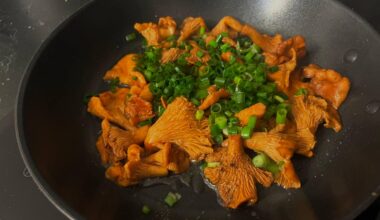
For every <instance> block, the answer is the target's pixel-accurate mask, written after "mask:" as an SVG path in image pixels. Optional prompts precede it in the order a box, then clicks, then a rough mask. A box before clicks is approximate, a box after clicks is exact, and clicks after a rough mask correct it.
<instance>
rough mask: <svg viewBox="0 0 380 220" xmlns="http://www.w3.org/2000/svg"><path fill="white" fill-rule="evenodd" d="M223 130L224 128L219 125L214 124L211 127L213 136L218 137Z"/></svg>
mask: <svg viewBox="0 0 380 220" xmlns="http://www.w3.org/2000/svg"><path fill="white" fill-rule="evenodd" d="M220 132H222V130H221V129H220V128H219V125H217V124H213V125H212V126H211V129H210V133H211V136H213V137H216V136H218V135H219V134H220Z"/></svg>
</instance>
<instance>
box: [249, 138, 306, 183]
mask: <svg viewBox="0 0 380 220" xmlns="http://www.w3.org/2000/svg"><path fill="white" fill-rule="evenodd" d="M296 141H297V139H296V138H295V136H291V135H288V134H283V133H278V132H255V133H253V135H252V137H251V138H249V139H247V140H245V142H244V145H245V146H246V147H248V148H250V149H252V150H254V151H256V152H258V153H264V154H266V155H267V156H268V157H270V158H271V159H272V160H274V162H276V163H277V164H278V165H279V166H280V172H279V173H278V174H275V182H276V183H278V184H279V185H281V186H283V187H284V188H299V187H300V186H301V182H300V180H299V179H298V176H297V174H296V172H295V170H294V168H293V165H292V162H291V161H290V158H291V157H292V156H293V153H294V152H295V151H296V149H297V142H296ZM281 164H282V165H281Z"/></svg>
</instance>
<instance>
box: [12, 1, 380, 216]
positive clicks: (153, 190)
mask: <svg viewBox="0 0 380 220" xmlns="http://www.w3.org/2000/svg"><path fill="white" fill-rule="evenodd" d="M166 15H170V16H173V17H174V18H175V19H176V20H177V21H178V22H180V21H181V20H182V19H183V18H185V17H187V16H202V17H204V18H205V20H206V22H207V23H208V25H209V26H210V27H211V26H213V25H215V24H216V22H217V21H218V20H219V19H220V18H221V17H223V16H225V15H232V16H234V17H236V18H238V19H240V20H241V21H243V22H246V23H249V24H252V25H254V26H255V27H257V28H258V29H259V30H260V31H262V32H264V33H269V34H274V33H281V34H283V35H284V36H285V37H289V36H291V35H294V34H301V35H303V36H304V37H305V38H306V40H307V49H308V56H307V57H306V58H305V59H304V60H303V64H307V63H317V64H320V65H321V66H323V67H326V68H333V69H336V70H337V71H338V72H341V73H343V74H344V75H346V76H348V77H349V78H350V79H351V81H352V88H351V91H350V94H349V96H348V99H347V101H346V102H345V103H344V105H343V106H342V107H341V109H340V113H341V116H342V120H343V124H344V129H343V131H341V132H340V133H338V134H335V133H334V132H332V131H331V130H328V129H320V130H319V132H318V134H317V137H318V144H317V146H316V149H315V156H314V157H313V158H311V159H307V158H303V157H296V158H294V163H295V167H296V170H297V172H298V174H299V176H300V179H301V181H302V184H303V186H302V188H301V189H299V190H283V189H282V188H280V187H277V186H272V187H271V188H269V189H265V190H263V189H261V188H259V202H258V203H257V204H256V205H255V206H254V207H242V208H240V209H238V210H228V209H225V208H223V207H221V206H220V205H219V204H218V203H217V197H216V195H215V193H214V192H213V191H212V190H211V189H209V188H208V187H206V186H205V185H204V184H203V183H202V181H201V177H200V176H199V173H198V171H197V167H194V168H192V170H191V171H190V172H189V173H187V174H184V175H182V176H172V177H168V178H164V179H160V180H157V179H153V180H151V181H150V183H149V184H148V185H149V186H148V187H142V186H135V187H130V188H121V187H118V186H116V185H115V184H114V183H112V182H110V181H108V180H106V179H105V178H104V170H105V168H104V167H102V166H101V164H100V161H99V156H98V154H97V152H96V149H95V141H96V136H97V135H98V132H99V130H100V127H99V121H98V120H97V119H95V118H94V117H92V116H90V115H89V114H88V113H87V112H86V106H85V105H84V104H83V102H82V100H83V97H84V96H85V95H86V94H90V93H94V92H100V91H102V90H103V89H105V87H104V83H103V81H102V76H103V74H104V72H105V71H106V70H108V69H109V68H111V67H112V66H113V65H114V64H115V62H116V61H117V60H118V59H120V58H121V57H122V56H123V55H124V54H126V53H130V52H135V51H136V50H138V45H139V42H138V41H136V42H132V43H127V42H126V41H125V39H124V37H125V35H126V34H128V33H130V32H132V31H133V29H132V27H133V24H134V23H135V22H142V21H156V20H157V19H158V17H160V16H166ZM379 57H380V37H379V35H378V34H377V33H376V32H375V31H374V30H373V29H372V28H371V27H370V26H369V25H368V24H367V23H366V22H365V21H363V20H362V19H361V18H359V17H358V16H357V15H355V14H354V13H352V12H351V11H350V10H348V9H347V8H345V7H344V6H342V5H340V4H339V3H337V2H334V1H313V0H305V1H296V0H276V1H268V0H257V1H251V0H235V1H229V0H220V1H213V0H191V1H176V0H161V1H153V0H139V1H125V0H116V1H107V2H106V1H96V2H93V3H91V4H89V5H87V6H86V7H84V8H82V9H81V10H79V12H77V13H76V14H75V15H74V16H72V17H71V18H70V19H68V20H67V21H66V22H64V24H62V25H61V26H60V27H59V28H58V29H57V30H56V31H54V33H53V34H52V35H51V36H50V38H49V40H48V41H46V43H44V45H43V46H42V48H41V49H40V50H39V52H38V53H37V54H36V55H35V57H34V59H33V61H32V63H31V64H30V66H29V68H28V69H27V71H26V73H25V77H24V79H23V80H22V83H21V86H20V90H19V96H18V101H17V113H16V114H17V117H16V118H17V119H16V127H17V136H18V142H19V146H20V150H21V153H22V156H23V158H24V161H25V163H26V164H27V167H28V169H29V170H30V172H31V174H32V176H33V178H34V180H35V181H36V183H37V184H38V186H39V187H40V189H41V191H42V192H43V193H44V194H45V195H46V196H47V197H48V198H49V200H50V201H51V202H52V203H54V204H55V206H56V207H57V208H58V209H60V210H61V211H62V212H63V213H64V214H65V215H66V216H67V217H70V218H75V219H81V218H86V219H140V218H142V219H143V218H147V219H151V218H164V219H245V218H253V219H255V218H257V219H351V218H354V217H355V216H357V215H358V214H359V213H360V212H361V211H362V210H363V209H364V208H366V207H367V206H368V205H369V204H370V203H371V202H372V201H373V200H374V199H375V198H376V197H377V195H378V193H379V191H380V190H379V186H380V175H378V174H379V171H378V168H380V160H379V156H380V148H379V146H380V138H379V133H380V132H379V128H378V126H379V124H380V113H378V112H377V110H378V108H379V105H380V102H379V95H380V92H379V89H378V88H379V87H378V86H379V82H380V74H379V70H380V62H379V60H378V59H379ZM159 183H161V184H159ZM169 191H175V192H179V193H180V194H181V195H182V199H181V200H180V202H179V203H178V204H176V206H175V207H174V208H168V207H166V205H165V204H164V203H163V198H164V197H165V195H166V194H167V193H168V192H169ZM143 204H146V205H148V206H149V207H151V209H152V210H153V212H152V213H151V214H149V215H148V216H144V215H143V214H142V213H141V207H142V205H143Z"/></svg>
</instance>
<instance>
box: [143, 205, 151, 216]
mask: <svg viewBox="0 0 380 220" xmlns="http://www.w3.org/2000/svg"><path fill="white" fill-rule="evenodd" d="M142 213H144V214H145V215H147V214H149V213H150V208H149V207H148V206H147V205H144V206H143V207H142Z"/></svg>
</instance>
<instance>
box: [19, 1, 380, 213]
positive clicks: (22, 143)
mask: <svg viewBox="0 0 380 220" xmlns="http://www.w3.org/2000/svg"><path fill="white" fill-rule="evenodd" d="M95 2H96V1H95V0H89V2H87V3H85V4H84V5H82V6H80V7H79V8H78V9H77V10H76V11H75V12H74V13H73V14H71V15H70V16H69V17H67V18H65V19H64V20H63V21H62V22H61V23H60V24H58V25H57V27H56V28H55V29H54V30H53V31H52V32H51V33H50V34H49V35H48V37H47V38H46V40H45V41H44V42H43V43H42V44H41V45H40V47H39V48H38V50H37V52H35V53H34V55H33V56H32V58H31V59H30V61H29V64H28V66H27V67H26V68H25V69H24V71H23V75H22V77H21V80H20V83H19V86H18V89H17V95H16V102H15V107H14V108H15V111H14V127H15V133H16V140H17V145H18V149H19V151H20V154H21V157H22V160H23V162H24V164H25V166H26V168H27V169H28V171H29V173H30V174H31V177H32V179H33V181H34V183H35V184H36V185H37V187H38V188H39V190H40V191H41V192H42V193H43V195H44V196H45V197H46V198H47V199H48V200H49V202H50V203H52V204H53V205H54V206H55V207H56V208H57V209H58V210H59V211H60V212H61V213H62V214H63V215H64V216H66V217H67V218H69V219H83V216H81V215H80V214H79V213H78V212H77V211H76V210H74V209H73V208H71V207H70V206H69V205H68V204H67V203H66V202H65V201H63V199H62V198H61V197H60V196H59V195H58V194H57V193H56V192H55V191H54V190H53V189H52V188H51V187H50V185H49V184H48V183H47V182H46V181H45V179H44V178H43V176H42V175H41V173H40V171H39V170H38V169H37V167H36V166H35V162H34V160H33V158H32V156H31V154H30V150H29V147H28V144H27V143H26V140H25V134H24V126H23V109H24V96H25V89H26V87H27V85H28V82H29V78H30V76H31V74H32V72H33V69H34V67H35V65H36V63H37V61H38V60H39V59H40V57H41V55H42V54H43V52H44V51H45V49H46V48H47V47H48V46H49V45H50V43H51V42H52V41H53V40H54V39H55V38H56V36H57V35H58V34H59V33H60V32H61V31H62V30H64V28H65V27H66V26H67V25H68V24H69V23H71V22H72V21H73V20H74V19H75V18H76V17H78V16H79V15H80V14H82V13H83V12H84V11H85V10H86V9H88V8H90V7H91V6H93V5H94V3H95ZM324 2H328V3H330V4H333V5H334V7H338V8H342V10H344V12H345V13H347V14H348V15H349V16H350V17H352V18H353V19H355V20H356V21H357V22H359V23H360V24H361V25H363V27H364V28H366V29H367V30H368V31H370V32H371V34H374V35H375V36H377V38H380V33H379V32H378V31H376V30H375V29H374V27H373V26H372V25H371V24H370V23H368V21H367V20H365V19H364V18H362V17H361V16H360V15H359V14H357V13H355V12H354V11H353V10H352V9H350V8H348V7H347V6H346V5H344V4H343V3H341V2H339V1H337V0H324ZM373 192H375V193H377V195H379V194H380V185H378V187H377V188H376V189H374V190H373ZM377 198H378V196H371V195H369V196H368V198H367V199H364V200H363V201H362V202H361V204H360V205H359V206H357V207H356V208H354V209H352V210H351V211H350V212H349V213H347V214H346V215H344V216H342V219H354V218H355V217H357V216H358V215H359V214H360V213H361V212H363V210H365V209H366V208H368V207H369V205H370V204H372V203H373V202H374V201H375V200H376V199H377Z"/></svg>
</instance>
